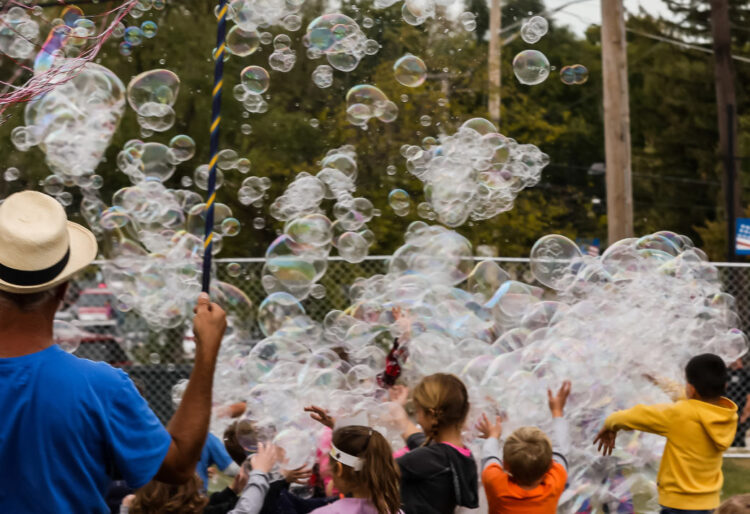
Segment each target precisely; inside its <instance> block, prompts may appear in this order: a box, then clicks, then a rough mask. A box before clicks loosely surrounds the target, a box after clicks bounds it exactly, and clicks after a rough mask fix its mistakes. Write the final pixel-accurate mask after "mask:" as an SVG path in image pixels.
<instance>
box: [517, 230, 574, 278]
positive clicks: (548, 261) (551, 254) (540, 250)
mask: <svg viewBox="0 0 750 514" xmlns="http://www.w3.org/2000/svg"><path fill="white" fill-rule="evenodd" d="M581 257H583V254H582V253H581V250H580V248H578V245H576V244H575V243H574V242H573V241H571V240H570V239H568V238H567V237H565V236H560V235H557V234H551V235H548V236H544V237H543V238H541V239H539V240H538V241H537V242H536V243H535V244H534V246H533V248H532V249H531V255H530V264H531V272H532V273H533V274H534V277H535V278H536V279H537V280H538V281H539V282H540V283H542V284H544V285H545V286H547V287H551V288H552V289H558V290H560V289H565V288H566V287H567V286H568V285H570V283H571V282H572V280H573V279H574V278H575V275H571V274H570V271H571V270H572V269H573V268H572V265H573V263H574V261H576V260H577V259H580V258H581Z"/></svg>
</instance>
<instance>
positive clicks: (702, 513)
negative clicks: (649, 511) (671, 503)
mask: <svg viewBox="0 0 750 514" xmlns="http://www.w3.org/2000/svg"><path fill="white" fill-rule="evenodd" d="M712 512H713V511H712V510H683V509H673V508H672V507H662V508H661V514H711V513H712Z"/></svg>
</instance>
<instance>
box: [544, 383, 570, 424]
mask: <svg viewBox="0 0 750 514" xmlns="http://www.w3.org/2000/svg"><path fill="white" fill-rule="evenodd" d="M569 394H570V380H566V381H565V382H563V383H562V386H560V389H558V390H557V394H556V395H553V394H552V390H550V389H547V400H548V401H549V410H550V412H552V417H553V418H562V417H563V411H564V410H565V402H567V401H568V395H569Z"/></svg>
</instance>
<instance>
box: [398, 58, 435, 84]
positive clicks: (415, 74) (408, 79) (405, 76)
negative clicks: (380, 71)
mask: <svg viewBox="0 0 750 514" xmlns="http://www.w3.org/2000/svg"><path fill="white" fill-rule="evenodd" d="M393 75H394V76H395V77H396V80H397V81H398V82H399V83H400V84H402V85H404V86H407V87H419V86H421V85H422V84H423V83H424V81H425V79H426V78H427V67H426V66H425V64H424V61H422V59H420V58H419V57H417V56H415V55H411V54H406V55H404V56H403V57H401V58H400V59H399V60H397V61H396V63H395V64H394V65H393Z"/></svg>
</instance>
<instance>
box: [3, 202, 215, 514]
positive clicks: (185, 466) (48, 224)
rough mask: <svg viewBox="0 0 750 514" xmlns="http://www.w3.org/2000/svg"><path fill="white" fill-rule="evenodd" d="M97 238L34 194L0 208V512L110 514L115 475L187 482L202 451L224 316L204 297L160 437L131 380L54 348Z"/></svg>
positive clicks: (133, 482)
mask: <svg viewBox="0 0 750 514" xmlns="http://www.w3.org/2000/svg"><path fill="white" fill-rule="evenodd" d="M96 253H97V245H96V239H95V238H94V235H93V234H92V233H91V232H89V231H88V230H86V229H85V228H83V227H81V226H80V225H77V224H75V223H71V222H69V221H68V220H67V218H66V216H65V211H64V210H63V208H62V206H61V205H60V204H59V203H58V202H57V201H56V200H54V199H53V198H51V197H49V196H47V195H44V194H42V193H38V192H34V191H25V192H22V193H17V194H14V195H12V196H10V197H8V198H7V199H6V200H5V201H4V202H3V203H2V204H0V463H2V464H1V466H0V512H2V513H13V514H16V513H23V512H55V513H67V512H75V513H79V512H86V513H88V512H109V510H108V509H107V504H106V502H105V499H104V493H105V491H106V489H107V485H108V484H109V482H110V480H111V476H112V475H113V474H115V473H117V474H119V475H120V476H122V477H123V478H124V479H125V480H126V481H127V482H128V484H129V485H130V486H131V487H134V488H137V487H141V486H142V485H144V484H146V483H147V482H149V481H150V480H151V479H152V478H156V479H158V480H161V481H165V482H173V483H180V482H184V481H186V480H187V479H188V478H189V477H190V476H192V474H193V473H194V472H195V464H196V462H197V461H198V459H199V457H200V454H201V449H202V447H203V443H204V442H205V441H206V435H207V432H208V421H209V416H210V410H211V387H212V382H213V373H214V367H215V363H216V355H217V353H218V350H219V345H220V343H221V338H222V336H223V334H224V329H225V328H226V318H225V314H224V311H223V310H222V309H221V308H220V307H219V306H218V305H216V304H213V303H211V302H210V301H209V299H208V296H207V295H204V294H201V296H200V297H199V298H198V305H197V306H196V308H195V318H194V331H195V336H196V342H197V345H196V346H197V348H196V355H195V365H194V368H193V372H192V374H191V376H190V382H189V384H188V386H187V389H186V390H185V394H184V397H183V400H182V403H181V404H180V406H179V408H178V409H177V412H176V413H175V415H174V417H173V418H172V420H171V421H170V423H169V425H168V428H166V429H165V428H164V427H163V426H162V425H161V423H160V422H159V420H158V419H157V418H156V416H155V415H154V413H153V412H152V411H151V410H150V409H149V408H148V406H147V404H146V402H145V400H144V399H143V398H142V397H141V396H140V394H138V392H137V391H136V389H135V387H134V385H133V383H132V382H131V381H130V379H129V378H128V376H127V375H126V374H125V373H123V372H122V371H120V370H117V369H115V368H112V367H110V366H109V365H108V364H104V363H101V362H92V361H89V360H85V359H79V358H77V357H75V356H73V355H70V354H68V353H66V352H64V351H63V350H61V349H60V348H59V347H58V346H56V345H55V344H54V343H53V334H52V327H53V323H54V315H55V311H56V310H57V308H58V307H59V305H60V302H61V301H62V299H63V297H64V296H65V292H66V290H67V286H68V280H70V278H71V276H72V275H74V274H75V273H76V272H78V271H80V270H81V269H83V268H84V267H86V266H87V265H89V264H90V263H91V261H93V260H94V258H95V257H96Z"/></svg>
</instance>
